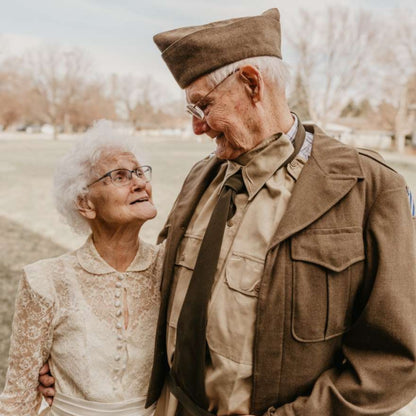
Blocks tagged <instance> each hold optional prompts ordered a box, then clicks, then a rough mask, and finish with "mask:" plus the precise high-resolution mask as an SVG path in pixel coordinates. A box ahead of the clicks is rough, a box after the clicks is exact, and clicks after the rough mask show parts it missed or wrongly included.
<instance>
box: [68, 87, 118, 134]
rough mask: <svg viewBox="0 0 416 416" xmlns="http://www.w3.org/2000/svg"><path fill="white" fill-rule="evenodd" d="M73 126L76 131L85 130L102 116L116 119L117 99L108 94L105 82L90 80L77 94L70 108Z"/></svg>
mask: <svg viewBox="0 0 416 416" xmlns="http://www.w3.org/2000/svg"><path fill="white" fill-rule="evenodd" d="M68 114H69V118H70V123H71V126H72V127H73V128H74V130H76V131H83V130H85V129H86V128H87V127H89V126H91V125H92V123H93V122H94V121H95V120H98V119H100V118H105V119H110V120H115V119H116V118H117V114H116V108H115V101H114V99H113V97H112V96H111V95H110V94H106V88H105V85H104V83H102V82H98V81H94V82H89V83H88V84H87V85H86V86H85V88H84V89H83V92H82V94H81V95H79V94H78V95H77V97H76V99H74V100H73V101H72V104H71V107H70V108H69V112H68Z"/></svg>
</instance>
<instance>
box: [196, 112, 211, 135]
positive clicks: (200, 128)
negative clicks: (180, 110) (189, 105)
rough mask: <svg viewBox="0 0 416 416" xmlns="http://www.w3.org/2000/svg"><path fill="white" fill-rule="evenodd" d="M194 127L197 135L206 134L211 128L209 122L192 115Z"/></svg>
mask: <svg viewBox="0 0 416 416" xmlns="http://www.w3.org/2000/svg"><path fill="white" fill-rule="evenodd" d="M192 128H193V130H194V133H195V134H196V135H199V134H204V133H206V132H207V131H208V130H209V127H208V124H207V122H206V121H205V119H204V120H200V119H199V118H197V117H195V116H193V117H192Z"/></svg>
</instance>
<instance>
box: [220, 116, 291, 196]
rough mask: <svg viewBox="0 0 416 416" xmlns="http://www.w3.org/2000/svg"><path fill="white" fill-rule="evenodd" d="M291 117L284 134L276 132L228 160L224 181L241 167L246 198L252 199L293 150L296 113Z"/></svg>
mask: <svg viewBox="0 0 416 416" xmlns="http://www.w3.org/2000/svg"><path fill="white" fill-rule="evenodd" d="M293 118H294V121H293V125H292V127H291V128H290V129H289V131H288V132H287V133H286V134H284V133H276V134H274V135H273V136H271V137H269V138H268V139H266V140H263V141H262V142H261V143H260V144H258V145H257V146H256V147H255V148H254V149H252V150H250V151H248V152H246V153H244V154H242V155H241V156H239V157H238V158H237V159H235V160H229V161H228V166H227V171H226V174H225V178H224V182H225V181H226V180H227V179H228V178H229V177H230V176H232V175H234V174H235V173H236V172H237V171H238V170H239V169H240V168H241V169H242V174H243V180H244V185H245V186H246V189H247V193H248V198H249V200H251V199H253V198H254V196H255V195H256V194H257V192H258V191H259V190H260V189H261V188H262V187H263V186H264V184H265V183H266V182H267V181H268V180H269V179H270V178H271V176H273V174H274V173H275V172H276V171H277V170H278V169H279V168H280V167H281V165H282V164H283V163H284V162H285V160H286V159H287V158H288V157H289V156H290V155H291V154H292V152H293V149H294V147H293V145H292V142H293V141H294V139H295V136H296V133H297V130H298V119H297V117H296V115H294V114H293Z"/></svg>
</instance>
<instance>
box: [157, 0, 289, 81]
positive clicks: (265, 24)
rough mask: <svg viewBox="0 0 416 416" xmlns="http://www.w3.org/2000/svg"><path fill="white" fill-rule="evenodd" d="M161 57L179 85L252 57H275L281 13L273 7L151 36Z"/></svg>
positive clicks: (279, 52) (279, 50)
mask: <svg viewBox="0 0 416 416" xmlns="http://www.w3.org/2000/svg"><path fill="white" fill-rule="evenodd" d="M153 40H154V41H155V43H156V45H157V46H158V48H159V49H160V51H161V52H162V58H163V59H164V61H165V63H166V65H167V66H168V68H169V69H170V71H171V72H172V75H173V76H174V78H175V80H176V82H177V83H178V84H179V86H180V87H181V88H186V87H187V86H188V85H190V84H191V83H192V82H193V81H195V80H196V79H198V78H199V77H201V76H202V75H205V74H208V73H210V72H212V71H214V70H216V69H218V68H220V67H222V66H224V65H228V64H230V63H232V62H236V61H239V60H241V59H245V58H251V57H253V56H277V57H278V58H282V53H281V49H280V45H281V38H280V13H279V10H278V9H276V8H274V9H270V10H267V11H265V12H264V13H263V14H261V15H259V16H250V17H241V18H236V19H228V20H221V21H219V22H213V23H208V24H205V25H201V26H188V27H181V28H178V29H173V30H169V31H167V32H162V33H158V34H157V35H155V36H154V37H153Z"/></svg>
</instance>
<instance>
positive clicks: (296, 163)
mask: <svg viewBox="0 0 416 416" xmlns="http://www.w3.org/2000/svg"><path fill="white" fill-rule="evenodd" d="M289 165H290V167H292V168H295V167H296V166H297V165H298V161H297V160H292V161H291V162H290V163H289Z"/></svg>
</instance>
